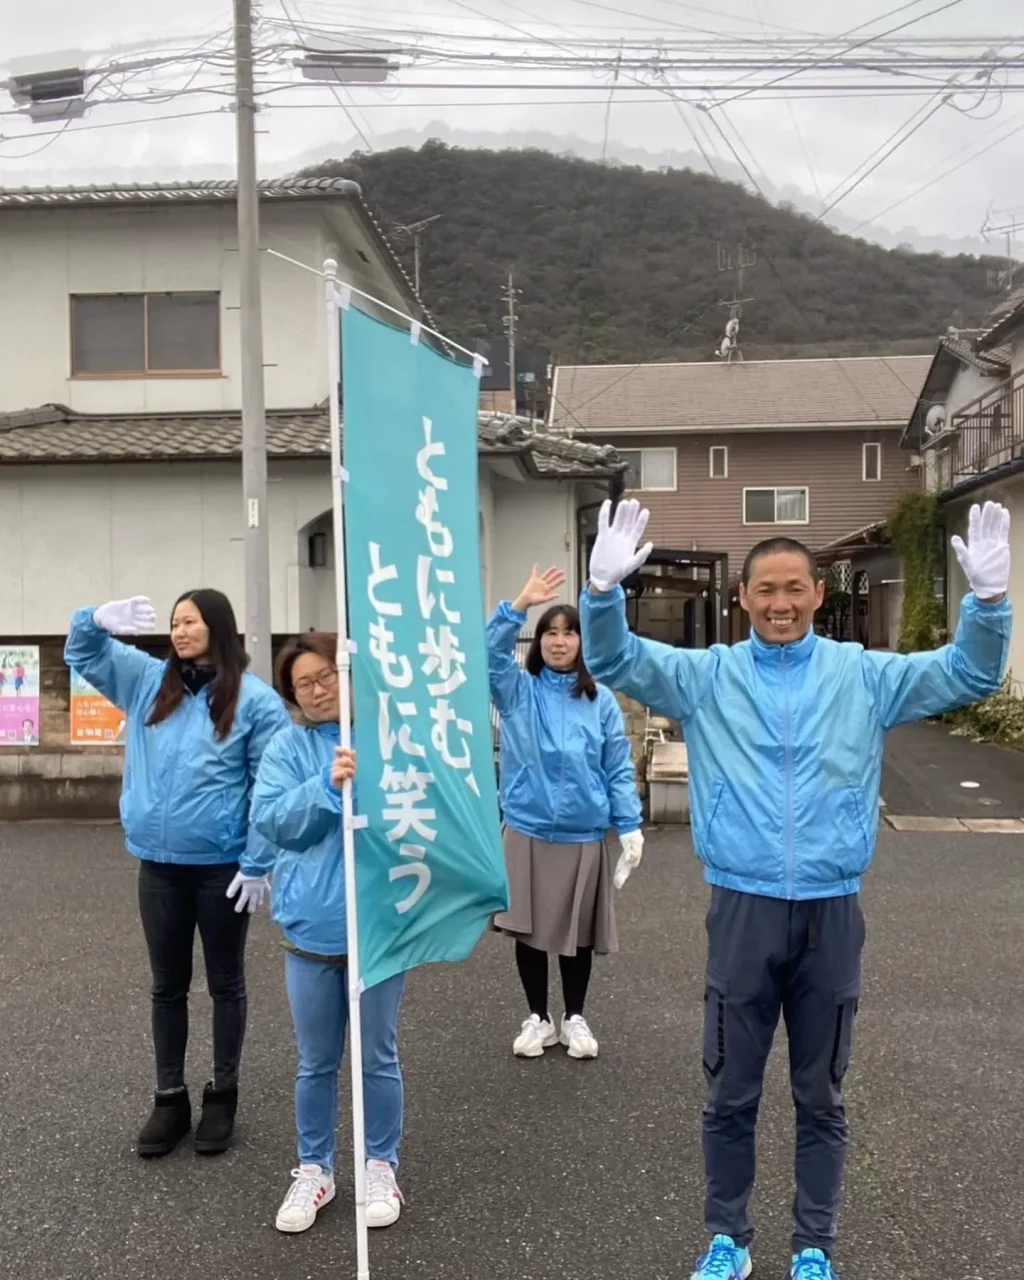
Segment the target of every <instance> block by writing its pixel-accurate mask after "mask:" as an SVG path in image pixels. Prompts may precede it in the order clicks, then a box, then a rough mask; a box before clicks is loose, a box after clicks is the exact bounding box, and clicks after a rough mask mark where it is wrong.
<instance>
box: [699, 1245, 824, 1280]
mask: <svg viewBox="0 0 1024 1280" xmlns="http://www.w3.org/2000/svg"><path fill="white" fill-rule="evenodd" d="M753 1269H754V1267H753V1263H752V1262H751V1261H750V1250H749V1249H741V1248H740V1247H739V1245H738V1244H737V1243H736V1241H735V1240H734V1239H733V1238H732V1236H715V1238H714V1240H712V1241H711V1248H710V1249H709V1250H708V1251H707V1253H706V1254H705V1255H704V1256H703V1258H698V1259H697V1270H696V1271H695V1272H694V1273H693V1275H692V1276H691V1277H690V1280H747V1277H748V1276H749V1275H750V1273H751V1271H753ZM801 1280H811V1277H809V1276H808V1277H801Z"/></svg>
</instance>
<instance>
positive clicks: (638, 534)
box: [590, 498, 654, 592]
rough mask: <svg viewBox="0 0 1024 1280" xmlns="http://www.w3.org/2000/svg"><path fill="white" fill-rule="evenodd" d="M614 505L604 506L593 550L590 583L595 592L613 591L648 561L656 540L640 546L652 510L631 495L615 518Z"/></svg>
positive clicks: (602, 506) (622, 504) (607, 503)
mask: <svg viewBox="0 0 1024 1280" xmlns="http://www.w3.org/2000/svg"><path fill="white" fill-rule="evenodd" d="M611 511H612V504H611V502H610V501H606V502H604V503H602V505H601V514H600V515H599V516H598V521H597V538H596V539H595V541H594V549H593V551H591V553H590V585H591V586H592V587H593V588H594V590H595V591H600V592H605V591H611V590H612V588H613V587H617V586H618V585H619V583H620V582H622V581H623V580H624V579H625V578H628V577H629V575H630V574H631V573H635V572H636V571H637V569H639V568H640V566H641V565H642V564H643V563H644V561H645V560H646V559H647V557H648V556H649V555H650V554H651V551H652V550H653V548H654V543H653V542H648V543H647V544H646V545H645V546H643V547H640V549H639V551H638V550H637V547H638V545H639V543H640V539H641V538H642V537H643V536H644V530H645V529H646V528H647V521H648V519H649V518H650V514H651V513H650V512H649V511H645V510H644V509H643V508H642V507H641V506H640V503H639V502H637V501H636V500H635V499H633V498H630V499H629V500H628V501H626V502H620V503H619V505H618V507H617V508H616V510H615V519H614V520H612V519H611Z"/></svg>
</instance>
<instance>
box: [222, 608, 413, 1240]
mask: <svg viewBox="0 0 1024 1280" xmlns="http://www.w3.org/2000/svg"><path fill="white" fill-rule="evenodd" d="M337 648H338V637H337V636H336V635H331V634H329V633H327V632H316V631H313V632H309V633H308V634H307V635H304V636H300V637H299V638H298V639H297V640H294V641H293V642H292V643H291V644H289V645H288V646H287V647H286V648H285V649H284V650H283V651H282V653H281V656H280V658H279V659H278V664H277V683H278V688H279V689H280V690H281V693H282V695H283V696H284V697H285V699H286V700H287V701H288V702H289V703H291V704H292V705H293V706H295V707H297V708H298V709H299V710H300V711H301V713H302V718H303V722H304V723H302V724H294V725H292V726H290V728H288V729H287V730H286V731H285V732H284V733H279V734H278V735H277V737H276V738H275V739H274V741H273V742H272V743H271V744H270V747H269V748H268V750H267V752H266V754H265V755H264V757H263V761H262V763H261V765H260V770H259V775H258V776H257V778H256V787H255V789H254V791H253V797H252V820H253V824H254V825H255V826H256V828H257V829H258V830H259V831H260V832H261V834H262V835H264V836H265V837H266V839H267V841H268V842H269V843H268V849H270V848H273V850H274V851H275V852H276V861H275V862H274V864H273V872H274V888H273V898H272V905H271V910H272V913H273V917H274V919H275V920H276V921H277V923H278V924H279V925H280V926H281V930H282V932H283V934H284V945H285V949H286V952H287V954H286V956H285V985H286V987H287V990H288V1003H289V1005H290V1006H291V1011H292V1020H293V1021H294V1023H295V1038H296V1041H297V1043H298V1050H299V1066H298V1073H297V1075H296V1079H295V1127H296V1129H297V1130H298V1148H299V1152H298V1155H299V1162H298V1166H297V1168H295V1169H294V1170H293V1171H292V1184H291V1187H290V1188H289V1190H288V1194H287V1195H286V1196H285V1199H284V1202H283V1204H282V1205H281V1207H280V1209H279V1210H278V1214H277V1229H278V1230H279V1231H285V1232H289V1233H293V1234H294V1233H297V1232H300V1231H305V1230H307V1229H308V1228H309V1227H311V1226H312V1225H313V1223H314V1222H315V1221H316V1215H317V1213H318V1212H319V1211H320V1210H321V1209H322V1208H323V1207H324V1206H325V1205H327V1204H329V1203H330V1202H331V1200H333V1199H334V1194H335V1186H334V1153H335V1143H336V1130H337V1126H338V1071H339V1068H340V1067H341V1057H342V1052H343V1050H344V1047H345V1029H346V1027H347V1025H348V966H347V959H348V936H347V930H346V924H345V864H344V849H343V845H342V830H341V791H342V787H343V786H344V784H345V782H346V780H347V779H349V778H354V777H355V770H356V760H355V753H354V752H353V751H350V750H345V749H343V748H342V747H341V745H340V742H341V732H340V728H339V715H340V706H339V698H338V668H337V665H336V658H335V655H336V653H337ZM355 839H356V856H357V857H358V852H359V844H360V840H361V837H360V835H359V833H358V832H356V837H355ZM243 866H245V867H246V869H247V870H250V871H252V872H253V873H255V874H259V873H260V872H261V871H264V870H270V869H271V868H270V867H269V866H268V865H267V864H265V863H259V862H254V863H252V864H251V865H249V864H248V863H245V862H243ZM404 989H405V974H404V973H399V974H396V975H395V976H394V977H393V978H388V979H386V981H384V982H381V983H378V984H377V986H374V987H368V988H367V990H366V991H364V992H363V994H362V997H361V999H360V1026H361V1028H362V1035H363V1090H364V1099H365V1109H366V1153H365V1155H366V1220H367V1225H368V1226H371V1227H388V1226H390V1225H391V1224H392V1223H393V1222H396V1221H397V1220H398V1216H399V1214H400V1213H401V1209H402V1195H401V1192H400V1191H399V1189H398V1182H397V1180H396V1177H395V1174H396V1171H397V1169H398V1147H399V1142H400V1141H401V1137H402V1115H403V1086H402V1071H401V1068H400V1066H399V1063H398V1011H399V1006H400V1004H401V1001H402V992H403V990H404Z"/></svg>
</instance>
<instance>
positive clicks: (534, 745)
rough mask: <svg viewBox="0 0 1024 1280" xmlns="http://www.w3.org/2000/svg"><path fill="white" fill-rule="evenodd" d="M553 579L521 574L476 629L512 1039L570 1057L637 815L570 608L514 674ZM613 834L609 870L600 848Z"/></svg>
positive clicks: (555, 618) (610, 937) (586, 1050)
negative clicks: (484, 655) (514, 1026)
mask: <svg viewBox="0 0 1024 1280" xmlns="http://www.w3.org/2000/svg"><path fill="white" fill-rule="evenodd" d="M564 582H565V575H564V574H563V573H561V572H560V571H559V570H557V569H549V570H548V571H547V572H546V573H543V574H542V573H540V572H539V571H538V568H537V566H536V565H534V569H533V573H532V574H531V575H530V579H529V581H528V582H527V584H526V586H525V587H524V588H523V590H522V591H521V592H520V594H519V596H518V598H517V599H516V600H515V601H513V602H512V603H511V604H510V603H509V602H508V601H505V602H504V603H502V604H500V605H499V606H498V608H497V611H496V612H495V614H494V617H493V618H492V619H491V621H490V623H489V625H488V629H487V643H488V658H489V668H490V683H491V697H492V699H493V701H494V704H495V706H496V707H497V709H498V712H499V714H500V716H501V807H502V813H503V817H504V822H505V832H504V844H505V862H506V865H507V868H508V879H509V909H508V911H506V912H504V913H502V914H500V915H497V916H495V918H494V925H495V928H496V929H498V930H499V931H500V932H502V933H506V934H509V935H510V936H511V937H513V938H514V939H515V942H516V962H517V965H518V969H519V977H520V980H521V982H522V984H523V990H524V992H525V994H526V1000H527V1005H528V1007H529V1010H530V1016H529V1017H528V1018H527V1019H526V1021H525V1022H524V1023H523V1026H522V1030H521V1032H520V1034H519V1035H518V1037H517V1038H516V1040H515V1043H514V1044H513V1052H514V1053H515V1054H516V1055H517V1057H522V1058H536V1057H539V1056H540V1055H541V1054H542V1053H543V1052H544V1050H545V1049H548V1048H550V1047H551V1046H552V1045H554V1044H557V1043H558V1042H559V1041H561V1043H562V1044H563V1045H565V1047H566V1048H567V1050H568V1052H569V1056H570V1057H572V1058H596V1057H597V1049H598V1046H597V1040H596V1039H595V1037H594V1035H593V1033H592V1032H591V1030H590V1027H589V1026H588V1025H587V1021H586V1019H585V1018H584V1016H583V1006H584V1002H585V1000H586V996H587V988H588V985H589V982H590V971H591V964H592V961H593V956H594V954H595V952H596V953H597V954H598V955H604V954H606V953H608V952H611V951H617V950H618V938H617V934H616V929H615V902H614V894H613V884H621V883H622V881H623V880H624V879H625V877H626V876H627V875H628V874H629V871H630V870H631V869H632V867H634V866H635V865H636V864H637V863H638V862H639V860H640V855H641V852H642V849H643V835H642V834H641V831H640V824H641V819H642V811H641V806H640V798H639V796H638V795H637V789H636V777H635V774H634V771H633V763H632V757H631V752H630V746H629V740H628V738H627V737H626V732H625V727H624V725H623V720H622V712H621V710H620V709H619V705H618V703H617V702H616V701H615V697H614V695H613V694H612V693H611V692H610V691H609V690H608V689H605V688H603V687H601V686H598V685H596V684H595V683H594V680H593V678H592V677H591V675H590V673H589V671H587V668H586V666H585V665H584V662H583V654H582V651H581V648H580V621H579V614H578V613H577V612H576V610H575V609H574V608H573V607H572V606H571V605H564V604H555V605H552V607H551V608H549V609H548V610H547V612H546V613H544V614H543V615H542V616H541V618H540V620H539V622H538V623H537V628H536V631H535V633H534V637H533V642H532V644H531V646H530V651H529V653H528V654H527V658H526V669H525V671H524V670H522V669H521V668H520V667H519V665H518V663H517V662H516V658H515V649H516V640H517V637H518V636H519V633H520V631H521V630H522V628H523V626H524V624H525V622H526V617H527V610H528V609H531V608H534V607H535V606H538V605H544V604H551V602H552V601H553V600H555V599H556V597H557V593H558V588H559V587H560V586H561V585H562V584H563V583H564ZM611 829H614V830H615V831H617V832H618V835H619V841H620V844H621V846H622V855H621V857H620V859H619V865H618V868H617V869H616V870H615V872H614V873H613V870H612V865H611V855H610V852H609V848H608V843H607V838H606V837H607V835H608V832H609V830H611ZM549 954H555V955H557V956H558V960H559V967H560V969H561V978H562V994H563V997H564V1000H565V1015H564V1017H563V1018H562V1021H561V1025H560V1027H558V1028H556V1026H555V1022H554V1019H553V1018H552V1016H551V1014H550V1012H549V1010H548V955H549Z"/></svg>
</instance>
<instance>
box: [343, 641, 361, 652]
mask: <svg viewBox="0 0 1024 1280" xmlns="http://www.w3.org/2000/svg"><path fill="white" fill-rule="evenodd" d="M342 643H343V645H344V648H345V652H346V653H358V652H359V646H358V645H357V644H356V642H355V641H354V640H344V641H343V642H342Z"/></svg>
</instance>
